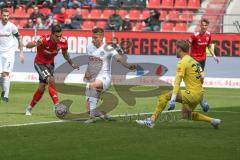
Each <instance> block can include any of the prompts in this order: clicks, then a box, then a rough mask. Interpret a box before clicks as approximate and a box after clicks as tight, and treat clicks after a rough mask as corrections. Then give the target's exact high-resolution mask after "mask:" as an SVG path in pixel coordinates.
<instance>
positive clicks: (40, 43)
mask: <svg viewBox="0 0 240 160" xmlns="http://www.w3.org/2000/svg"><path fill="white" fill-rule="evenodd" d="M42 44H43V42H42V40H41V39H39V40H38V41H32V42H28V43H27V44H26V48H33V47H36V46H40V45H42Z"/></svg>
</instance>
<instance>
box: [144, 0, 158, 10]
mask: <svg viewBox="0 0 240 160" xmlns="http://www.w3.org/2000/svg"><path fill="white" fill-rule="evenodd" d="M147 7H148V8H160V0H149V1H148V6H147Z"/></svg>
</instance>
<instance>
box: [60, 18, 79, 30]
mask: <svg viewBox="0 0 240 160" xmlns="http://www.w3.org/2000/svg"><path fill="white" fill-rule="evenodd" d="M62 28H63V29H80V25H78V26H77V25H73V24H72V21H71V19H70V18H67V19H66V20H65V22H64V24H63V25H62Z"/></svg>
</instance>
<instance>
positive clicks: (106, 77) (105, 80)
mask: <svg viewBox="0 0 240 160" xmlns="http://www.w3.org/2000/svg"><path fill="white" fill-rule="evenodd" d="M96 79H97V80H100V81H102V83H103V91H106V90H107V89H108V88H109V87H110V85H111V77H110V75H107V74H104V75H98V76H97V77H96Z"/></svg>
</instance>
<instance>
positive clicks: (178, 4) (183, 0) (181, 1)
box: [174, 0, 187, 9]
mask: <svg viewBox="0 0 240 160" xmlns="http://www.w3.org/2000/svg"><path fill="white" fill-rule="evenodd" d="M186 7H187V0H177V1H175V4H174V8H177V9H184V8H186Z"/></svg>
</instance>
